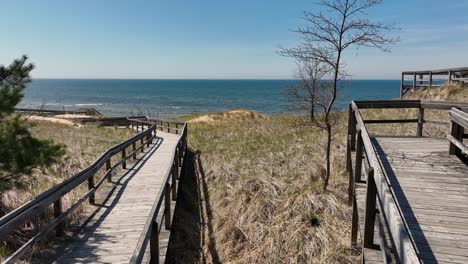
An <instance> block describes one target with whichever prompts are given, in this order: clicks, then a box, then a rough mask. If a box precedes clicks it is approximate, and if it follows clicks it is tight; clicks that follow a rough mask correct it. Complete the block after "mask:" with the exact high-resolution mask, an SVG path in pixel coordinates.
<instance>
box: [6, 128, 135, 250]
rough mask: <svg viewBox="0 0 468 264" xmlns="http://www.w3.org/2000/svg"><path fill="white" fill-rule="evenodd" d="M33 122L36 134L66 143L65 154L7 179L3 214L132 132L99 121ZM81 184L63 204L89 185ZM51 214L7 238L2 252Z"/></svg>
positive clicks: (21, 239)
mask: <svg viewBox="0 0 468 264" xmlns="http://www.w3.org/2000/svg"><path fill="white" fill-rule="evenodd" d="M32 124H33V127H32V128H31V132H32V134H33V135H34V136H35V137H38V138H42V139H52V140H54V142H56V143H61V144H64V145H65V146H66V155H65V157H64V160H63V162H62V163H60V164H56V165H53V166H51V167H48V168H41V169H35V170H34V171H33V173H32V175H17V177H16V179H15V181H14V182H10V183H8V184H7V183H4V184H3V186H2V187H3V189H2V190H0V215H4V214H6V213H8V212H9V211H11V210H13V209H15V208H17V207H19V206H21V205H22V204H24V203H26V202H28V201H30V200H31V199H32V198H34V197H35V196H37V195H38V194H40V193H42V192H44V191H45V190H47V189H49V188H50V187H52V186H54V185H55V184H57V183H60V182H62V181H63V180H64V179H66V178H68V177H70V176H73V175H74V174H76V173H78V172H80V171H81V170H83V169H84V168H86V167H88V166H89V165H90V164H91V163H92V162H94V161H95V160H96V159H97V158H98V157H99V156H100V155H101V154H102V153H103V152H105V151H106V150H107V149H108V148H110V147H111V146H113V145H115V144H118V143H120V142H122V141H124V140H126V139H128V138H129V137H131V136H132V132H131V131H130V130H128V129H114V128H104V127H98V126H96V125H85V126H82V127H80V128H78V127H73V126H69V125H66V124H59V123H53V122H32ZM116 158H117V157H116ZM80 187H81V188H78V189H77V190H75V191H72V192H70V193H69V194H67V195H65V196H64V198H63V200H62V201H63V203H64V205H63V206H64V208H68V207H69V206H70V205H71V204H73V203H74V202H75V201H76V200H77V199H78V198H80V194H81V193H82V192H83V191H84V190H85V188H86V187H85V186H80ZM83 210H85V208H81V209H80V210H78V211H77V212H76V213H75V215H74V216H73V217H72V219H70V220H72V221H73V220H74V217H75V216H76V215H78V214H80V213H81V212H83ZM50 217H51V212H48V213H46V214H45V215H44V216H43V217H42V218H41V219H35V220H34V221H32V222H31V223H28V224H27V225H25V226H24V227H23V228H22V229H21V230H19V231H18V232H16V233H15V234H14V235H13V236H11V237H9V238H7V239H5V243H4V244H3V245H2V246H0V256H2V255H3V256H4V255H6V254H8V249H7V248H8V247H10V248H16V247H18V246H19V245H21V244H22V243H23V242H24V241H25V239H26V238H27V237H29V236H30V234H31V233H33V232H34V230H36V229H37V228H38V227H39V226H41V225H44V224H45V223H47V222H48V220H47V219H50ZM7 246H8V247H7Z"/></svg>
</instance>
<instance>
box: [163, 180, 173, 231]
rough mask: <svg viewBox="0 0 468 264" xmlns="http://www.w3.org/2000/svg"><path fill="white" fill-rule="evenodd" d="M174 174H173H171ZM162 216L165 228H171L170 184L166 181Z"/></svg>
mask: <svg viewBox="0 0 468 264" xmlns="http://www.w3.org/2000/svg"><path fill="white" fill-rule="evenodd" d="M173 176H174V175H173ZM164 194H165V195H164V216H165V221H164V222H165V224H166V225H165V226H166V230H170V229H171V184H170V183H166V188H165V189H164Z"/></svg>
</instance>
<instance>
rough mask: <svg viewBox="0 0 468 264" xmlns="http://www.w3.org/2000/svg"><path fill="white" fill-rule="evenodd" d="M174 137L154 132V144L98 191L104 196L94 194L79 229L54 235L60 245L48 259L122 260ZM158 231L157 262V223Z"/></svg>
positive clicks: (167, 162) (164, 236) (163, 245)
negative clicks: (89, 211)
mask: <svg viewBox="0 0 468 264" xmlns="http://www.w3.org/2000/svg"><path fill="white" fill-rule="evenodd" d="M179 138H180V135H175V134H171V133H166V132H162V131H158V133H157V138H156V139H157V140H156V142H153V144H152V145H151V146H150V148H149V149H146V154H145V155H143V156H142V157H140V158H139V160H138V162H136V163H135V164H132V166H129V167H128V168H127V169H126V170H124V172H125V173H123V174H122V175H114V177H113V183H114V184H113V185H112V184H110V187H111V190H110V191H109V190H107V191H106V190H105V189H104V190H103V191H104V192H105V193H109V195H108V196H106V197H101V196H102V195H101V196H100V195H99V194H100V193H98V195H97V197H96V201H97V203H98V205H96V210H95V212H93V214H92V216H91V218H90V219H89V221H87V222H86V223H85V224H84V225H83V226H82V228H81V229H80V232H79V233H78V234H75V235H73V236H65V237H63V238H60V240H59V244H60V245H58V246H57V247H56V248H55V253H54V254H53V255H54V256H53V258H55V260H53V259H50V261H51V262H55V263H96V262H97V263H128V262H129V261H130V258H131V257H132V254H133V253H134V250H135V247H136V245H137V242H138V239H139V238H140V235H141V234H142V231H143V228H144V226H145V223H146V222H147V220H148V218H149V217H150V213H151V208H152V206H153V204H154V203H155V200H156V199H157V196H158V192H159V191H160V189H161V187H162V184H163V181H164V177H165V176H166V175H167V172H168V170H170V169H171V165H172V163H171V162H172V161H171V159H172V157H173V156H174V148H175V147H176V145H177V143H178V140H179ZM101 201H102V202H101ZM171 209H172V210H171V212H173V208H171ZM160 217H161V216H160ZM161 221H162V220H161ZM161 221H159V223H161ZM161 230H162V231H161V233H160V242H159V243H160V262H161V263H164V259H165V254H166V249H167V243H168V239H169V232H168V231H164V225H161Z"/></svg>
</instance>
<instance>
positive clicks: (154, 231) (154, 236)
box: [150, 221, 159, 264]
mask: <svg viewBox="0 0 468 264" xmlns="http://www.w3.org/2000/svg"><path fill="white" fill-rule="evenodd" d="M158 226H159V225H158V222H156V221H154V222H153V224H152V225H151V237H150V263H151V264H158V263H159V227H158Z"/></svg>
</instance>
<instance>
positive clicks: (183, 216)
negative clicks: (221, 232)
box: [166, 151, 221, 263]
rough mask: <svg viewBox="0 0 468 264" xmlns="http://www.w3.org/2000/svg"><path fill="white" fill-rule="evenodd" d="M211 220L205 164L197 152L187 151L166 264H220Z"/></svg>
mask: <svg viewBox="0 0 468 264" xmlns="http://www.w3.org/2000/svg"><path fill="white" fill-rule="evenodd" d="M212 218H213V213H212V209H211V205H210V199H209V191H208V187H207V183H206V176H205V172H204V169H203V164H202V162H201V160H200V158H199V154H198V153H193V152H191V151H188V152H187V154H186V157H185V161H184V167H183V170H182V174H181V177H180V179H179V191H178V196H177V207H176V208H175V212H174V225H173V229H172V234H171V239H170V241H169V247H168V253H167V257H166V263H221V262H220V260H219V256H218V253H217V250H216V242H215V239H214V236H213V225H212ZM204 250H205V251H208V252H206V253H204V252H203V251H204Z"/></svg>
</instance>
